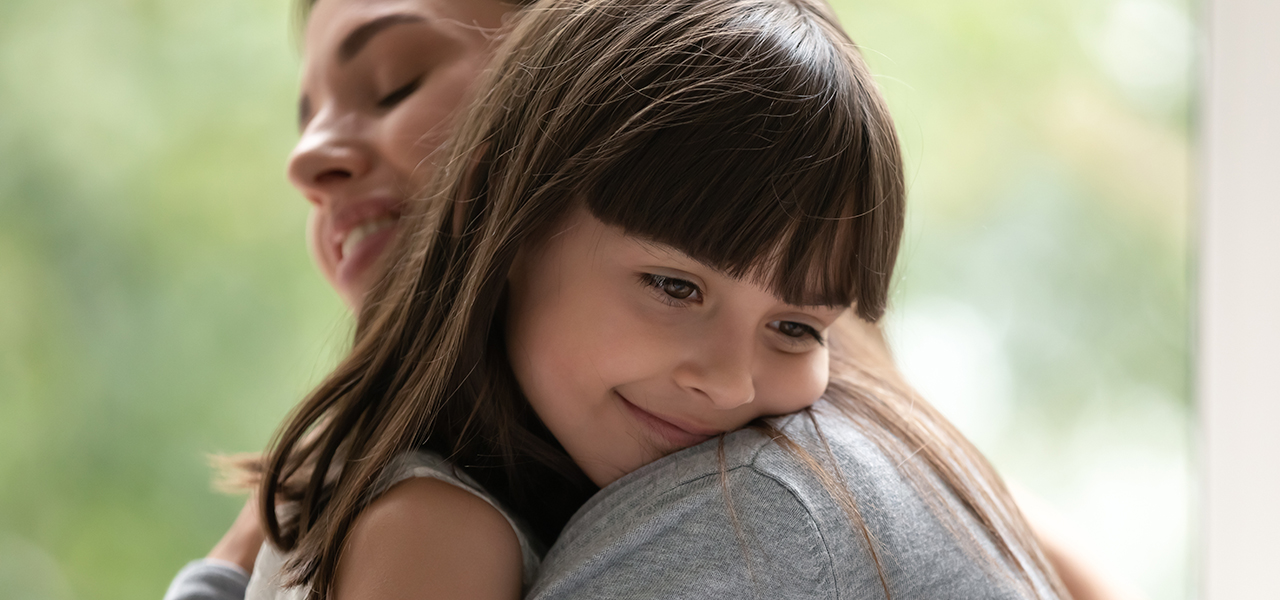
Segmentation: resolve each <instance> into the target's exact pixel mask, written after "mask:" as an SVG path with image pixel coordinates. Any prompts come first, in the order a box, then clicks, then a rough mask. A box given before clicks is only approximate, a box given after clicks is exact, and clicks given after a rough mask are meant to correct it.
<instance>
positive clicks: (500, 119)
mask: <svg viewBox="0 0 1280 600" xmlns="http://www.w3.org/2000/svg"><path fill="white" fill-rule="evenodd" d="M479 90H480V92H479V97H478V99H477V101H476V102H475V103H474V104H473V105H472V107H471V108H470V110H469V111H468V112H467V114H466V116H465V118H464V119H463V121H462V123H461V124H460V125H459V128H458V130H457V131H456V132H455V135H454V137H453V139H452V140H451V142H450V143H449V145H448V146H447V147H446V150H445V152H444V153H443V154H444V156H446V157H447V158H446V159H445V160H444V161H443V162H442V163H441V164H440V165H438V169H437V175H436V177H435V179H434V180H433V183H432V185H431V187H430V188H429V189H428V190H427V192H426V194H425V198H424V199H423V200H422V201H421V202H419V203H418V204H417V206H418V210H417V212H415V213H414V214H412V215H409V216H408V217H406V220H405V221H404V225H403V226H402V228H403V232H404V233H403V234H402V235H401V238H400V240H399V242H398V243H399V244H400V248H399V252H398V253H396V254H394V256H396V257H397V258H396V260H395V263H394V264H393V265H391V266H390V269H389V273H388V275H387V277H386V278H385V279H384V280H383V281H382V282H381V283H380V284H379V285H378V286H377V287H376V288H375V289H374V290H373V291H371V292H370V294H369V296H368V297H367V298H366V301H365V306H364V308H363V310H362V312H361V314H360V318H359V323H358V326H357V332H356V336H355V343H354V348H353V349H352V351H351V354H350V355H349V356H348V357H347V358H346V359H345V360H343V361H342V363H341V364H340V365H339V366H338V367H337V369H336V370H335V371H334V372H333V373H332V374H331V375H330V376H329V377H328V378H327V379H326V380H325V381H324V382H323V383H322V384H321V385H320V386H319V387H318V388H317V389H316V390H315V391H314V392H312V394H311V395H310V396H309V397H308V398H307V399H306V400H305V401H304V402H303V403H302V404H301V405H299V406H298V407H297V408H296V409H295V410H294V412H293V413H292V414H291V416H290V418H289V420H288V421H287V423H286V424H285V426H284V427H283V428H282V429H281V430H280V432H279V433H278V434H277V438H276V440H275V442H274V444H273V447H272V449H271V451H270V452H269V454H268V455H267V456H266V457H265V459H264V460H263V462H262V464H261V468H262V471H261V475H262V478H261V490H260V491H261V495H260V496H261V501H262V515H263V517H264V520H265V522H266V524H267V529H268V532H269V537H270V539H271V541H272V543H274V544H275V545H277V546H279V547H280V548H282V549H284V550H288V551H291V552H292V557H291V560H290V561H289V563H288V567H287V569H288V573H287V580H288V581H289V582H291V583H293V584H298V585H301V584H309V585H310V588H311V591H310V594H311V597H312V598H324V597H327V595H328V594H329V592H330V590H331V588H332V584H333V580H334V575H335V571H336V567H337V563H338V559H339V555H340V553H341V549H342V547H343V544H344V542H345V540H346V539H347V536H348V534H349V533H350V530H351V527H352V524H353V523H354V522H355V519H356V517H357V516H358V515H359V513H360V511H361V510H362V509H363V508H364V507H365V506H367V505H368V503H369V502H370V501H371V500H372V498H371V496H372V489H373V486H374V484H375V482H376V481H377V480H378V477H379V476H380V475H381V473H382V472H383V470H384V468H385V467H386V466H387V464H388V463H389V462H390V461H391V460H392V459H393V458H394V457H395V456H397V455H398V454H400V453H402V452H405V451H407V450H410V449H414V448H426V449H430V450H433V451H435V452H438V453H440V454H441V455H443V456H445V457H447V458H449V459H450V460H451V461H453V462H454V463H455V464H456V465H458V467H459V468H460V469H462V470H464V471H465V472H466V473H468V474H469V475H471V476H472V477H474V478H475V479H476V480H478V481H479V482H480V483H481V484H482V485H483V486H484V487H485V488H486V489H487V490H488V491H489V492H491V493H492V494H493V495H494V496H496V497H497V498H499V499H500V500H501V501H502V502H503V503H504V504H505V505H506V506H508V507H510V508H511V509H512V510H513V511H515V512H516V513H517V514H519V515H520V516H521V517H522V518H523V519H524V520H526V521H527V522H528V523H530V524H531V526H532V528H533V529H534V530H535V533H536V534H537V535H538V536H539V537H540V538H541V539H542V541H543V542H545V543H550V542H552V541H553V540H554V538H555V537H556V536H557V535H558V533H559V531H560V529H561V528H562V527H563V526H564V523H565V522H566V521H567V520H568V518H569V517H570V516H571V514H572V513H573V512H574V511H575V510H576V509H577V507H579V506H580V505H581V503H582V502H583V501H584V500H585V499H586V498H587V497H588V496H589V495H590V494H591V493H593V492H594V491H595V488H594V486H592V485H591V483H590V482H589V480H587V478H586V477H585V475H584V474H583V473H582V472H581V470H580V469H578V468H577V466H576V465H574V463H573V462H572V460H570V459H569V457H568V455H567V454H566V453H565V452H564V450H563V449H562V448H561V447H560V445H559V444H558V443H557V442H556V441H555V439H554V438H553V437H552V436H551V435H550V433H549V432H548V431H547V430H546V428H545V427H544V426H543V425H542V424H541V422H540V421H539V420H538V418H537V417H536V415H535V414H534V413H533V411H532V409H531V408H530V406H529V404H528V402H527V401H526V400H525V398H524V396H523V395H522V394H521V391H520V389H519V386H518V385H517V383H516V381H515V378H514V375H513V374H512V371H511V367H510V366H509V364H508V359H507V355H506V350H505V348H506V346H505V342H504V339H503V336H504V312H505V303H506V285H507V284H506V278H507V273H508V271H509V269H510V268H511V265H512V262H513V260H514V258H515V256H516V253H517V251H518V250H520V248H522V247H525V246H528V245H530V244H536V243H539V242H540V241H541V240H543V239H545V237H546V236H547V235H548V232H549V230H550V229H551V228H552V227H553V226H554V225H556V224H557V223H558V222H559V221H560V220H561V219H562V218H564V217H565V216H567V215H568V214H570V212H571V210H572V209H574V208H576V207H585V208H586V209H587V210H589V211H590V212H591V214H592V215H594V216H595V217H596V218H598V219H600V220H601V221H603V222H605V223H607V224H610V225H614V226H618V227H621V228H622V229H623V230H625V231H626V232H627V233H628V234H631V235H637V236H642V237H645V238H648V239H651V240H655V241H658V242H661V243H665V244H668V245H671V246H673V247H675V248H678V249H680V250H682V251H683V252H685V253H687V254H688V255H690V256H691V257H693V258H695V259H697V260H700V261H703V262H705V263H707V264H709V265H712V266H714V267H716V268H718V269H720V270H722V271H724V272H726V273H728V274H730V275H734V276H741V277H751V278H754V279H755V280H756V281H760V282H762V283H764V284H767V285H768V286H769V287H770V288H771V289H772V290H773V291H774V292H775V293H776V294H777V295H778V296H779V297H780V298H782V299H783V300H785V301H787V302H791V303H796V304H830V305H852V306H853V307H854V312H856V318H850V319H846V320H845V322H843V323H841V324H840V325H839V326H838V327H837V331H836V332H835V333H834V335H833V337H834V338H835V339H834V341H833V344H832V346H833V351H832V354H833V356H832V373H831V384H830V385H829V387H828V389H827V391H826V394H825V396H824V397H825V399H826V400H827V401H828V402H829V403H830V404H832V405H834V406H836V407H837V408H839V409H840V410H841V411H843V412H844V413H845V414H846V415H848V417H849V418H850V419H853V420H856V421H857V422H859V423H861V424H862V425H863V426H864V427H863V428H864V429H865V430H867V431H868V435H869V436H870V437H871V438H872V439H873V440H875V441H876V442H877V443H878V444H880V446H881V447H882V448H884V449H885V451H886V453H887V454H889V455H890V457H896V458H898V459H900V462H901V464H902V465H903V467H902V468H903V471H904V473H905V474H906V475H907V476H908V477H909V479H910V480H911V481H912V482H913V483H915V484H916V485H917V487H918V488H919V489H921V490H922V492H923V493H924V495H925V497H926V500H927V501H928V502H929V503H930V505H931V506H932V507H933V508H934V509H935V512H938V513H939V514H940V515H941V516H943V517H947V515H951V517H956V516H958V515H957V513H956V509H955V508H954V507H952V503H949V502H947V501H945V500H944V498H945V497H947V496H948V495H954V496H955V497H956V498H958V499H959V504H960V506H961V508H960V509H959V510H961V511H963V512H967V513H969V514H970V515H972V517H973V518H975V519H976V521H977V523H978V524H979V526H980V527H981V528H982V529H983V530H984V531H985V532H986V533H989V534H990V536H991V538H992V539H993V541H994V547H995V548H996V552H997V556H994V557H990V558H991V559H992V561H996V562H1000V561H1003V563H1004V564H1007V565H1009V566H1010V568H1011V570H1012V571H1013V572H1014V573H1015V574H1016V575H1017V578H1018V581H1019V583H1020V584H1024V585H1025V589H1028V590H1030V591H1031V593H1032V594H1033V595H1039V594H1038V588H1037V587H1036V586H1035V584H1034V582H1035V581H1037V580H1041V579H1043V580H1047V581H1049V582H1050V584H1051V585H1052V586H1053V588H1054V589H1055V591H1057V592H1058V593H1059V594H1060V595H1064V596H1065V592H1064V591H1063V589H1062V587H1061V585H1060V584H1059V583H1058V582H1057V578H1056V577H1055V576H1054V575H1053V571H1052V569H1051V568H1050V567H1049V565H1048V563H1047V561H1046V560H1045V558H1044V556H1043V555H1042V554H1041V552H1040V550H1039V549H1038V546H1037V545H1036V543H1035V542H1034V540H1033V539H1032V538H1031V535H1030V534H1029V532H1028V528H1027V527H1026V525H1025V524H1024V523H1023V521H1022V519H1021V517H1020V515H1019V514H1018V512H1017V510H1016V508H1015V507H1014V506H1013V503H1012V501H1011V500H1010V499H1009V496H1008V494H1007V492H1005V490H1004V488H1003V485H1002V484H1001V483H1000V481H999V478H998V477H997V476H996V474H995V473H994V472H993V470H992V469H991V468H990V467H989V466H988V464H987V462H986V461H985V460H984V459H983V458H982V456H981V455H980V454H979V453H978V452H977V451H976V450H974V449H973V447H972V446H970V445H969V444H968V443H967V442H966V441H965V440H964V439H963V437H962V436H960V435H959V434H958V433H957V432H956V431H955V430H954V429H953V428H952V427H951V426H950V425H949V424H947V422H946V421H945V420H944V419H942V418H941V417H940V416H938V415H937V413H936V412H934V411H933V410H932V409H930V408H929V407H928V405H927V404H925V403H923V402H921V401H919V400H918V398H917V397H916V396H915V394H914V392H912V391H911V390H910V388H909V387H907V386H906V385H905V384H904V383H903V382H902V381H901V380H900V378H898V377H897V374H896V371H895V370H894V369H893V366H892V361H891V360H890V359H889V357H888V355H887V351H885V350H884V344H883V340H881V339H879V337H878V334H879V331H878V329H877V328H876V327H875V326H874V325H872V323H874V322H875V321H877V320H878V319H879V318H880V317H881V315H882V314H883V312H884V309H885V305H886V303H887V296H888V288H889V283H890V279H891V275H892V272H893V266H894V261H895V258H896V255H897V250H898V244H899V240H900V237H901V234H902V228H903V218H904V216H903V213H904V196H905V192H904V183H903V169H902V162H901V153H900V150H899V147H898V142H897V138H896V134H895V132H894V127H893V123H892V120H891V119H890V117H889V113H888V111H887V109H886V107H885V103H884V101H883V98H882V97H881V95H880V93H879V91H878V89H877V87H876V85H875V83H874V81H873V80H872V77H871V75H870V74H869V71H868V69H867V68H866V66H865V64H864V63H863V61H862V59H861V57H860V56H859V54H858V52H857V50H856V48H855V47H854V45H853V43H852V42H851V41H849V39H848V38H847V37H846V36H845V35H844V33H843V32H842V31H841V29H840V28H839V26H838V24H837V21H836V19H835V17H834V15H833V14H832V13H831V11H830V9H829V8H828V7H827V6H826V5H825V4H822V3H821V2H820V1H818V0H661V1H657V0H544V1H543V2H539V3H537V4H534V5H533V6H531V7H529V8H526V9H524V10H522V11H521V15H520V17H519V19H518V20H517V22H516V24H515V27H514V29H513V30H512V31H511V32H510V34H509V35H508V37H507V39H506V40H505V41H504V42H503V45H502V47H501V48H500V49H499V51H498V57H497V59H496V63H495V65H494V66H493V67H492V69H491V70H490V72H489V73H487V74H486V76H485V81H483V82H481V85H480V86H479ZM753 426H754V427H758V428H762V429H765V430H769V431H772V433H775V434H776V433H779V432H776V431H773V430H772V429H771V426H770V425H769V424H768V422H767V421H760V422H757V423H754V424H753ZM779 443H780V444H782V445H783V446H784V447H786V448H788V449H789V450H791V451H793V452H795V453H796V454H797V456H799V457H801V458H802V459H804V460H805V462H806V463H807V464H809V465H810V466H811V467H813V468H814V469H815V472H816V473H818V474H819V477H820V479H821V480H822V481H823V482H824V483H826V484H827V487H828V489H830V490H831V491H832V493H833V494H834V495H835V496H836V497H837V499H838V500H839V501H840V502H841V504H842V506H844V507H845V509H846V511H847V512H848V514H849V517H850V520H851V524H852V526H854V527H858V528H861V531H862V532H863V534H864V535H866V536H867V537H868V541H869V542H870V536H869V534H868V533H867V530H866V527H865V525H863V524H862V521H861V518H860V516H859V514H858V508H857V506H856V503H855V502H854V499H853V497H852V495H851V494H850V492H849V491H848V489H847V487H846V486H844V485H843V483H842V482H843V479H842V476H841V474H840V473H839V472H838V470H836V471H834V472H833V471H831V469H832V466H831V465H830V464H825V465H824V463H823V461H822V460H820V459H818V458H815V457H813V456H811V455H810V454H809V453H807V452H806V451H804V450H803V449H802V448H800V447H799V446H798V445H796V444H794V443H791V442H790V441H789V440H787V439H786V438H785V437H783V438H780V440H779ZM278 502H287V503H288V504H289V505H290V506H291V507H292V508H293V509H295V510H291V511H288V512H289V513H290V515H291V516H290V518H288V519H283V520H282V519H278V518H277V512H276V510H275V509H274V507H275V505H276V504H277V503H278ZM944 521H945V522H946V523H950V524H952V525H954V527H953V531H956V532H958V533H957V535H959V536H960V537H962V538H963V537H964V536H965V535H969V536H970V537H971V538H972V536H973V534H972V533H967V534H966V533H965V532H968V529H966V528H965V527H962V526H958V523H959V521H957V520H956V519H954V518H944ZM970 546H972V547H974V548H977V547H978V545H977V544H971V545H970ZM871 550H872V552H873V555H874V554H875V548H874V545H873V544H872V545H871ZM877 556H878V555H877ZM877 561H878V558H877ZM993 564H994V563H993ZM889 591H890V586H889V584H888V583H887V582H885V592H886V595H888V593H889Z"/></svg>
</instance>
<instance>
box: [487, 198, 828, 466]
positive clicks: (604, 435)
mask: <svg viewBox="0 0 1280 600" xmlns="http://www.w3.org/2000/svg"><path fill="white" fill-rule="evenodd" d="M844 311H845V309H844V308H843V307H827V306H796V305H792V304H787V303H785V302H783V301H781V300H780V299H778V298H777V297H776V296H774V295H773V294H772V293H771V292H770V291H769V290H768V289H766V288H764V287H761V286H760V285H757V284H755V283H753V282H751V281H748V280H741V279H733V278H730V277H727V276H726V275H724V274H723V273H721V272H720V271H718V270H716V269H713V268H710V267H708V266H707V265H705V264H702V263H699V262H697V261H695V260H693V259H691V258H689V257H688V256H687V255H685V254H684V253H682V252H680V251H678V250H676V249H674V248H671V247H669V246H665V245H662V244H656V243H652V242H648V241H646V240H643V239H640V238H636V237H633V236H629V235H626V234H624V233H623V232H622V230H621V229H618V228H616V227H611V226H608V225H605V224H604V223H602V222H601V221H599V220H598V219H596V218H594V217H593V216H591V215H590V214H589V213H588V212H587V211H585V210H579V211H577V212H576V213H575V214H574V215H573V216H572V217H570V218H569V219H568V220H567V221H566V223H565V224H564V225H563V227H561V228H558V229H557V230H556V232H555V233H554V235H552V237H551V239H550V240H549V241H547V242H546V243H545V244H543V245H541V246H540V247H538V248H536V249H526V250H524V251H522V253H521V255H520V257H519V258H518V259H517V261H516V264H515V265H514V266H513V267H512V269H511V273H510V302H509V304H508V314H507V332H506V333H507V350H508V353H509V355H510V357H511V365H512V369H513V370H514V371H515V375H516V379H517V381H518V382H519V384H520V388H521V390H522V391H523V392H524V394H525V396H526V397H527V398H528V399H529V402H530V404H532V406H533V408H534V410H535V411H536V412H537V414H538V416H539V417H540V418H541V419H542V421H543V422H544V423H545V424H546V426H547V428H548V429H550V431H551V433H552V434H554V435H555V436H556V439H557V440H559V441H560V443H561V444H562V445H563V446H564V448H565V450H567V451H568V453H569V455H570V456H572V457H573V459H574V461H575V462H576V463H577V464H578V466H579V467H581V468H582V469H583V471H585V472H586V474H587V475H588V476H589V477H590V478H591V480H592V481H593V482H595V483H596V484H597V485H600V486H605V485H608V484H609V483H612V482H613V481H614V480H616V479H617V478H619V477H621V476H623V475H625V474H627V473H630V472H631V471H633V470H635V469H637V468H639V467H641V466H643V465H645V464H647V463H649V462H652V461H653V460H656V459H657V458H660V457H662V456H665V455H667V454H670V453H672V452H675V451H677V450H680V449H683V448H687V447H690V446H693V445H696V444H699V443H701V442H703V441H706V440H707V439H710V438H711V437H712V436H714V435H716V434H719V433H722V432H726V431H732V430H735V429H738V428H741V427H742V426H744V425H746V424H747V423H749V422H750V421H752V420H754V419H755V418H757V417H761V416H768V415H780V414H786V413H790V412H795V411H797V410H800V409H802V408H805V407H807V406H809V405H811V404H812V403H813V402H814V401H816V400H817V399H818V397H819V396H820V395H821V394H822V392H823V390H824V389H825V388H826V385H827V376H828V364H827V361H828V353H827V348H826V346H825V345H824V342H823V341H820V339H821V338H824V337H825V335H826V331H827V330H828V328H829V327H830V326H831V324H832V323H834V322H835V320H836V319H837V318H838V317H839V316H840V315H841V314H842V313H843V312H844Z"/></svg>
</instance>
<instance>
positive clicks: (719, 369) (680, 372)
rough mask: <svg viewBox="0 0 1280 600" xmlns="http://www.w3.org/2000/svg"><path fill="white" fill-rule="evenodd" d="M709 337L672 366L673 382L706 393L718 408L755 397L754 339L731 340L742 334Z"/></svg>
mask: <svg viewBox="0 0 1280 600" xmlns="http://www.w3.org/2000/svg"><path fill="white" fill-rule="evenodd" d="M709 337H710V338H712V339H708V340H706V341H707V342H708V343H706V344H703V345H701V346H700V347H699V348H698V353H697V355H695V356H690V357H689V358H688V359H687V360H685V361H684V362H683V363H682V364H681V365H680V366H679V367H678V368H677V369H676V383H677V384H678V385H680V386H681V387H683V388H684V389H687V390H691V391H694V392H696V393H698V394H701V395H703V396H706V398H707V399H708V400H710V401H711V404H712V405H713V406H715V407H716V408H719V409H721V410H729V409H732V408H737V407H739V406H742V405H744V404H748V403H750V402H751V401H753V400H755V396H756V388H755V381H754V378H753V376H752V362H753V350H754V340H752V339H734V338H735V337H742V336H716V335H712V336H709ZM717 338H718V339H717Z"/></svg>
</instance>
